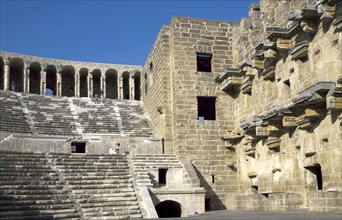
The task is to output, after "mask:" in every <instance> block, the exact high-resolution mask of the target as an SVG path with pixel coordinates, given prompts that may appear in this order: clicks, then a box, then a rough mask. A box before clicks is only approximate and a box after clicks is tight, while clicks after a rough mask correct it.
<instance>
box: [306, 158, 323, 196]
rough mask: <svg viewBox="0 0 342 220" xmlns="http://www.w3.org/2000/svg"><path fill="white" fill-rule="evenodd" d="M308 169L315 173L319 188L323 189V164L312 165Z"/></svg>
mask: <svg viewBox="0 0 342 220" xmlns="http://www.w3.org/2000/svg"><path fill="white" fill-rule="evenodd" d="M306 169H308V170H309V171H310V172H311V173H313V174H314V175H315V176H316V181H317V190H323V178H322V169H321V165H319V164H318V165H316V166H311V167H308V168H306Z"/></svg>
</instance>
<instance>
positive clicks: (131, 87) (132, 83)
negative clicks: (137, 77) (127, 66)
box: [129, 75, 135, 100]
mask: <svg viewBox="0 0 342 220" xmlns="http://www.w3.org/2000/svg"><path fill="white" fill-rule="evenodd" d="M134 87H135V85H134V75H132V76H131V77H130V78H129V90H130V94H129V99H131V100H134V93H135V89H134Z"/></svg>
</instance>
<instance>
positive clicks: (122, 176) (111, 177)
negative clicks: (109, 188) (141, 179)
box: [0, 173, 131, 181]
mask: <svg viewBox="0 0 342 220" xmlns="http://www.w3.org/2000/svg"><path fill="white" fill-rule="evenodd" d="M129 178H131V174H128V173H121V174H120V173H119V174H118V175H115V176H114V175H113V176H66V177H64V180H70V181H71V180H75V181H83V180H85V181H87V180H111V179H129ZM0 180H1V177H0Z"/></svg>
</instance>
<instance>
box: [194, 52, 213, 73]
mask: <svg viewBox="0 0 342 220" xmlns="http://www.w3.org/2000/svg"><path fill="white" fill-rule="evenodd" d="M211 57H212V54H210V53H197V71H199V72H211Z"/></svg>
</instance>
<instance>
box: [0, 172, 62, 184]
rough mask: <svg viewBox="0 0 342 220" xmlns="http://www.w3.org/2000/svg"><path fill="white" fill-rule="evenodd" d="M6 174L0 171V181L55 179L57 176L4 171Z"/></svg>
mask: <svg viewBox="0 0 342 220" xmlns="http://www.w3.org/2000/svg"><path fill="white" fill-rule="evenodd" d="M6 174H7V175H1V173H0V182H2V181H16V180H20V181H25V180H27V181H30V180H33V181H35V180H37V181H38V180H39V181H57V180H58V176H49V175H47V176H46V175H43V176H24V175H22V176H20V175H15V174H14V173H6Z"/></svg>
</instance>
